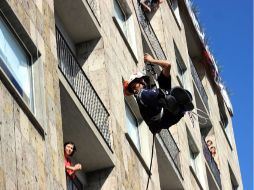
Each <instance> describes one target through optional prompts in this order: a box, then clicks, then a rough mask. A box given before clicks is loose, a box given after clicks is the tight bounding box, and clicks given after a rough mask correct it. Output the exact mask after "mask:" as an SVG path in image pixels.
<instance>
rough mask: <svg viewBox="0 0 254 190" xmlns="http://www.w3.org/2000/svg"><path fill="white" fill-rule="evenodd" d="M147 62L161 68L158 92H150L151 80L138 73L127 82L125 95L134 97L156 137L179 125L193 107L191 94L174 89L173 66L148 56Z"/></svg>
mask: <svg viewBox="0 0 254 190" xmlns="http://www.w3.org/2000/svg"><path fill="white" fill-rule="evenodd" d="M144 61H145V62H150V63H151V64H154V65H159V66H160V67H162V71H161V72H160V74H159V76H158V79H157V81H158V84H159V88H151V87H150V83H151V82H150V77H149V76H147V75H145V74H144V73H142V72H138V73H136V74H133V75H131V77H130V79H129V80H128V81H127V80H125V81H124V83H123V85H124V94H125V95H126V96H131V95H134V96H135V98H136V100H137V103H138V106H139V110H140V113H141V115H142V117H143V119H144V121H145V122H146V124H147V125H148V127H149V129H150V131H151V132H152V133H153V134H155V133H159V132H160V131H161V129H168V128H169V127H170V126H172V125H174V124H176V123H177V122H178V121H179V120H180V119H181V118H182V117H183V116H184V113H185V112H186V111H191V110H192V109H193V108H194V106H193V104H192V95H191V93H190V92H189V91H188V90H185V89H183V88H181V87H174V88H171V75H170V70H171V64H170V63H169V62H168V61H167V60H157V59H154V58H153V57H152V56H151V55H149V54H147V53H146V54H145V55H144Z"/></svg>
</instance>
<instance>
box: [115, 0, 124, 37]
mask: <svg viewBox="0 0 254 190" xmlns="http://www.w3.org/2000/svg"><path fill="white" fill-rule="evenodd" d="M114 9H115V14H114V16H115V18H116V20H117V22H118V24H119V26H120V27H121V29H122V31H123V33H124V34H125V35H126V23H125V21H126V17H125V15H124V12H123V10H122V8H121V6H120V5H119V3H118V1H117V0H114Z"/></svg>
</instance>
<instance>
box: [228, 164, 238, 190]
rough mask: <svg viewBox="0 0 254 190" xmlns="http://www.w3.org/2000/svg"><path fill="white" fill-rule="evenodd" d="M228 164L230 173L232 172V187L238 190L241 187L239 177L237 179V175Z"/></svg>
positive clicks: (233, 189)
mask: <svg viewBox="0 0 254 190" xmlns="http://www.w3.org/2000/svg"><path fill="white" fill-rule="evenodd" d="M228 166H229V173H230V182H231V187H232V190H237V189H239V188H238V187H239V184H238V182H237V179H236V176H235V174H234V172H233V170H232V168H231V166H230V164H229V163H228Z"/></svg>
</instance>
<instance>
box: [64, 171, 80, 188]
mask: <svg viewBox="0 0 254 190" xmlns="http://www.w3.org/2000/svg"><path fill="white" fill-rule="evenodd" d="M66 186H67V188H66V189H67V190H83V185H82V183H81V182H80V181H79V180H78V178H77V177H76V176H75V177H74V178H73V177H71V176H68V174H66Z"/></svg>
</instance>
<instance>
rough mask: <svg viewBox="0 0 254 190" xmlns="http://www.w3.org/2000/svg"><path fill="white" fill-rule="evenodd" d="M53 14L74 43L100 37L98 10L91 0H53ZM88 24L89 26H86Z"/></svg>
mask: <svg viewBox="0 0 254 190" xmlns="http://www.w3.org/2000/svg"><path fill="white" fill-rule="evenodd" d="M54 2H55V3H54V6H55V14H56V17H57V18H59V20H60V22H61V23H62V25H63V26H64V28H65V30H66V32H67V33H68V34H69V37H70V38H71V40H72V41H73V42H74V44H78V43H82V42H85V41H89V40H93V39H97V38H99V37H100V32H99V28H100V26H99V23H98V20H97V19H98V18H97V17H96V16H95V15H96V11H97V10H98V8H97V6H98V5H97V4H96V3H95V1H93V0H75V1H73V0H54ZM88 26H89V27H88Z"/></svg>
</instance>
